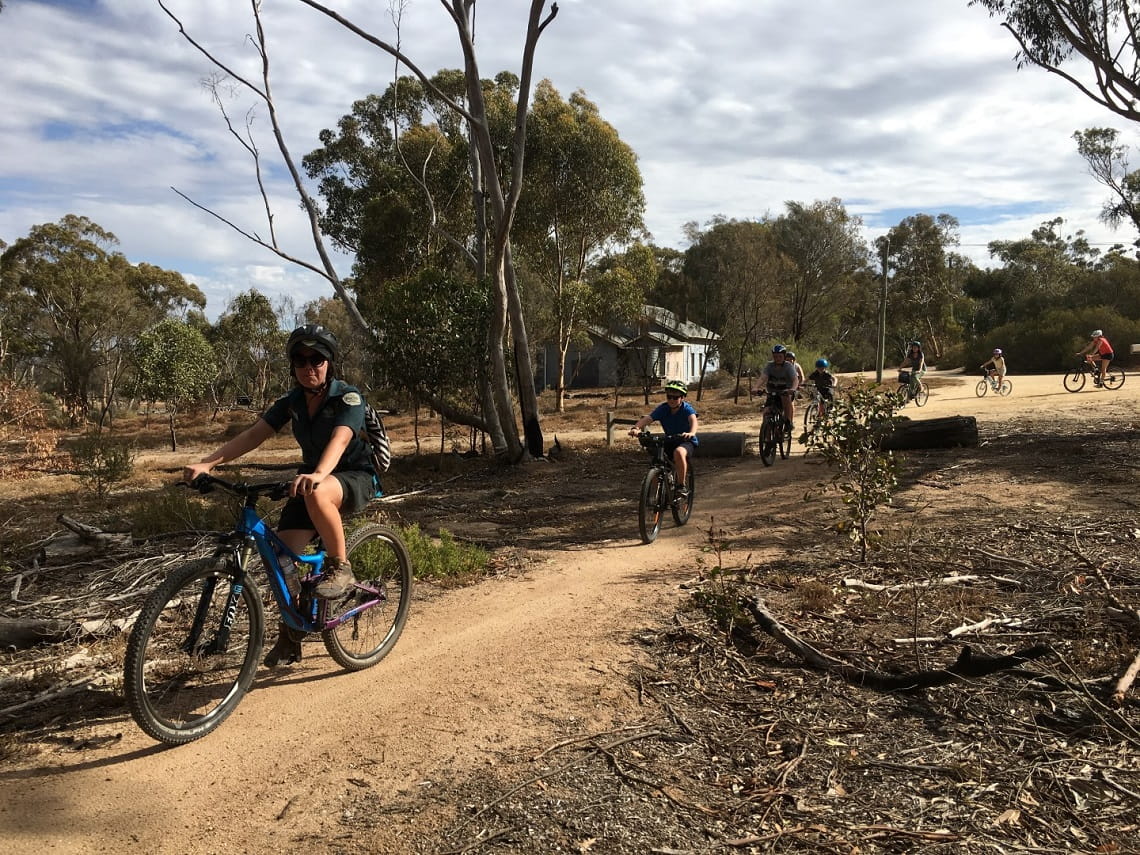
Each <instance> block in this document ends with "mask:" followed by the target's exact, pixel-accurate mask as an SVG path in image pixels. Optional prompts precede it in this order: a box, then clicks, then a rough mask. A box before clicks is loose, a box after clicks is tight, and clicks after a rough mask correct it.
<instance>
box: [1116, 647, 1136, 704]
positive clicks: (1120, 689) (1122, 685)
mask: <svg viewBox="0 0 1140 855" xmlns="http://www.w3.org/2000/svg"><path fill="white" fill-rule="evenodd" d="M1137 674H1140V653H1137V654H1136V658H1135V659H1133V660H1132V664H1131V665H1129V666H1128V668H1127V670H1126V671H1125V672H1124V674H1123V676H1122V677H1121V678H1120V679H1119V680H1118V681H1117V683H1116V688H1115V689H1113V690H1112V701H1113V703H1115V704H1116V705H1117V706H1120V705H1121V704H1123V703H1124V696H1125V695H1126V694H1128V690H1129V689H1130V688H1131V687H1132V683H1133V681H1134V680H1135V679H1136V675H1137Z"/></svg>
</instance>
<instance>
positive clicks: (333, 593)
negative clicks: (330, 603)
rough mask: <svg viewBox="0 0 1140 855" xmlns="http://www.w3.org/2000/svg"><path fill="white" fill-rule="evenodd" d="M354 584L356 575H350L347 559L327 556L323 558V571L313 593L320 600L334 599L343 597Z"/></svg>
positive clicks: (350, 567) (350, 569)
mask: <svg viewBox="0 0 1140 855" xmlns="http://www.w3.org/2000/svg"><path fill="white" fill-rule="evenodd" d="M355 584H356V577H355V576H353V575H352V565H351V564H349V563H348V559H346V558H328V559H326V560H325V572H324V573H322V574H321V581H320V582H319V583H317V587H316V588H315V589H313V593H315V594H316V595H317V596H318V597H320V598H321V599H322V600H335V599H336V598H337V597H343V596H344V595H345V593H346V592H347V591H348V590H349V588H351V587H352V586H353V585H355Z"/></svg>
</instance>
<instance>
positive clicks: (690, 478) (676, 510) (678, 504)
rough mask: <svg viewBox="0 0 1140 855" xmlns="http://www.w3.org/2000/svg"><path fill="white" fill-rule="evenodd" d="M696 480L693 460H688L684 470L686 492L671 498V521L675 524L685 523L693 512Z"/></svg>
mask: <svg viewBox="0 0 1140 855" xmlns="http://www.w3.org/2000/svg"><path fill="white" fill-rule="evenodd" d="M696 481H697V479H696V476H694V475H693V462H692V461H691V460H690V461H689V468H688V469H687V470H686V471H685V489H686V490H687V491H688V493H687V494H686V495H684V496H680V497H674V498H673V522H675V523H676V524H677V525H684V524H685V523H687V522H688V521H689V516H690V515H691V514H692V513H693V495H694V491H695V487H696Z"/></svg>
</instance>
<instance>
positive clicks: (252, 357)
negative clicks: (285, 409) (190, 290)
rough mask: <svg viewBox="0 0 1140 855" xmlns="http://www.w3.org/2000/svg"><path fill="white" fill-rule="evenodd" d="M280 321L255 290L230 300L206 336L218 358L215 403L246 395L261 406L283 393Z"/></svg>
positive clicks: (285, 367)
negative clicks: (216, 398) (216, 397)
mask: <svg viewBox="0 0 1140 855" xmlns="http://www.w3.org/2000/svg"><path fill="white" fill-rule="evenodd" d="M282 320H283V319H282V318H281V317H280V316H279V315H278V314H277V312H276V311H275V310H274V308H273V304H272V303H271V302H270V301H269V298H268V297H266V296H265V295H264V294H262V293H261V292H260V291H258V290H256V289H253V288H251V289H250V290H249V291H245V292H243V293H241V294H238V295H236V296H235V297H234V298H233V299H232V300H230V302H229V304H228V305H227V306H226V309H225V311H223V312H222V314H221V315H219V316H218V320H217V322H216V323H215V324H214V326H213V328H212V329H211V330H210V333H209V338H210V341H211V343H212V344H213V346H214V351H215V353H216V354H217V365H218V374H217V377H216V380H215V394H216V395H217V396H218V401H217V403H222V401H223V400H225V399H227V398H232V397H234V396H237V395H249V396H250V397H251V398H252V399H253V401H254V403H255V404H257V405H258V406H264V405H265V404H267V403H269V401H270V399H271V398H275V397H276V396H277V395H278V393H280V392H282V391H283V390H284V387H285V385H286V382H287V378H288V376H289V368H288V360H287V357H286V354H285V339H286V337H287V333H286V332H285V330H283V329H282Z"/></svg>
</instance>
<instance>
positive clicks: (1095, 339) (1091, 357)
mask: <svg viewBox="0 0 1140 855" xmlns="http://www.w3.org/2000/svg"><path fill="white" fill-rule="evenodd" d="M1089 338H1090V339H1092V340H1091V341H1090V342H1089V345H1088V347H1086V348H1085V349H1084V350H1082V351H1080V352H1078V353H1077V356H1083V357H1084V358H1085V362H1087V363H1088V364H1089V365H1090V366H1092V367H1094V368H1095V367H1096V366H1097V365H1098V364H1099V365H1100V374H1099V376H1097V377H1095V378H1094V379H1093V382H1094V383H1095V384H1096V385H1098V386H1099V385H1101V381H1102V380H1103V379H1104V376H1105V375H1106V374H1107V373H1108V366H1109V365H1110V364H1111V363H1112V360H1114V359H1116V354H1115V353H1113V351H1112V345H1111V344H1109V341H1108V339H1107V338H1105V337H1104V332H1103V331H1101V330H1093V331H1092V334H1091V335H1090V336H1089Z"/></svg>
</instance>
